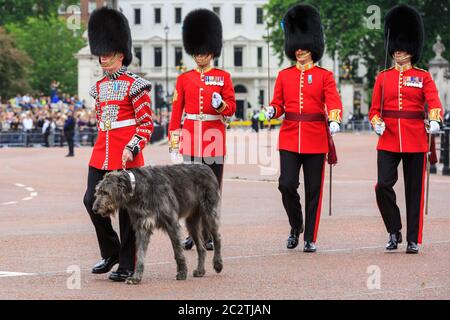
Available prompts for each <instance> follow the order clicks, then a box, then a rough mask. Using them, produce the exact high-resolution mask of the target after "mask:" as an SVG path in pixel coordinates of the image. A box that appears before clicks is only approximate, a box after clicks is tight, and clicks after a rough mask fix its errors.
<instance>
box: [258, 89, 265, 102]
mask: <svg viewBox="0 0 450 320" xmlns="http://www.w3.org/2000/svg"><path fill="white" fill-rule="evenodd" d="M258 103H259V105H260V106H263V105H264V104H265V103H264V90H259V96H258Z"/></svg>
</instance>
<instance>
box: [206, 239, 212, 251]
mask: <svg viewBox="0 0 450 320" xmlns="http://www.w3.org/2000/svg"><path fill="white" fill-rule="evenodd" d="M205 248H206V250H208V251H213V250H214V242H213V241H212V240H211V239H209V240H208V241H206V242H205Z"/></svg>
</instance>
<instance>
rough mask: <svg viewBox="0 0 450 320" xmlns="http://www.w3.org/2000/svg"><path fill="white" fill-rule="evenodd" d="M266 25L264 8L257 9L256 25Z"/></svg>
mask: <svg viewBox="0 0 450 320" xmlns="http://www.w3.org/2000/svg"><path fill="white" fill-rule="evenodd" d="M263 23H264V10H263V8H256V24H263Z"/></svg>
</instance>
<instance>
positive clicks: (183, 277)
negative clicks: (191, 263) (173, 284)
mask: <svg viewBox="0 0 450 320" xmlns="http://www.w3.org/2000/svg"><path fill="white" fill-rule="evenodd" d="M186 278H187V270H183V271H179V272H178V273H177V280H186Z"/></svg>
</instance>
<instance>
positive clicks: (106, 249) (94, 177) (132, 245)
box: [83, 167, 136, 270]
mask: <svg viewBox="0 0 450 320" xmlns="http://www.w3.org/2000/svg"><path fill="white" fill-rule="evenodd" d="M108 172H109V171H105V170H100V169H96V168H93V167H89V173H88V184H87V190H86V193H85V195H84V199H83V202H84V206H85V207H86V210H87V212H88V213H89V216H90V217H91V220H92V223H93V224H94V227H95V232H96V234H97V240H98V245H99V247H100V254H101V256H102V258H104V259H106V258H109V257H114V256H118V257H119V268H122V269H127V270H134V266H135V256H136V240H135V235H134V231H133V228H132V226H131V223H130V218H129V216H128V213H127V211H126V210H124V209H119V228H120V240H119V237H118V236H117V233H116V232H115V231H114V229H113V227H112V224H111V219H110V218H109V217H107V218H105V217H102V216H100V215H99V214H96V213H94V211H93V210H92V207H93V205H94V201H95V187H96V186H97V184H98V183H99V182H100V181H101V180H102V179H103V177H104V175H105V174H106V173H108Z"/></svg>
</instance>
